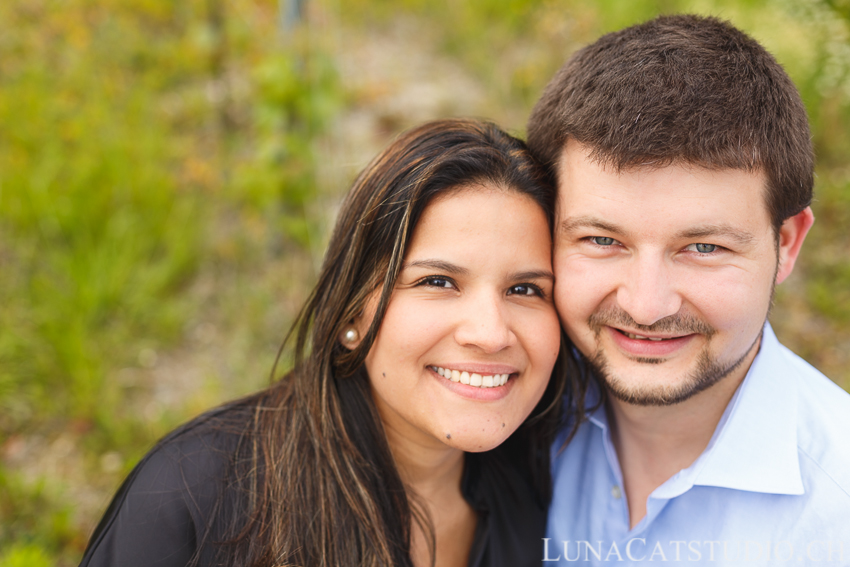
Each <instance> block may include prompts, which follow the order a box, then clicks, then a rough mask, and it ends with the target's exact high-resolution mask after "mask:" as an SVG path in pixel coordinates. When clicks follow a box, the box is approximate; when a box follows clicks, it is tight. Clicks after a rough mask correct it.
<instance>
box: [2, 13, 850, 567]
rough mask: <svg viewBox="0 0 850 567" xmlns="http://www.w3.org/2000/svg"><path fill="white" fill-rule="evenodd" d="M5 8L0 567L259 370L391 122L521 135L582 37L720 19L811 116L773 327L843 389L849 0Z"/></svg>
mask: <svg viewBox="0 0 850 567" xmlns="http://www.w3.org/2000/svg"><path fill="white" fill-rule="evenodd" d="M298 7H299V6H298V5H297V4H296V3H295V0H282V1H281V2H280V3H278V2H277V1H276V0H182V1H180V2H174V1H173V0H26V1H24V0H12V1H7V2H3V3H0V567H11V566H24V565H26V566H28V567H39V566H42V565H60V566H65V565H75V564H76V563H77V562H78V561H79V558H80V556H81V553H82V551H83V549H84V547H85V544H86V541H87V538H88V535H89V534H90V532H91V530H92V529H93V527H94V525H95V523H96V522H97V520H98V518H99V516H100V514H101V513H102V512H103V510H104V509H105V506H106V504H107V503H108V501H109V498H110V496H111V494H112V493H113V492H114V491H115V489H116V488H117V486H118V484H119V483H120V481H121V479H122V478H123V477H124V476H125V475H126V474H127V473H128V472H129V470H130V469H131V468H132V467H133V465H134V464H135V462H137V461H138V459H139V458H140V457H141V456H142V455H143V454H144V453H145V451H146V450H147V449H148V448H150V446H151V445H152V443H153V442H154V441H155V440H156V439H157V438H158V437H160V436H161V435H163V434H164V433H165V432H167V431H168V430H169V429H171V428H172V427H174V426H175V425H177V424H178V423H180V422H181V421H184V420H185V419H187V418H189V417H191V416H192V415H195V414H197V413H199V412H201V411H202V410H204V409H205V408H208V407H210V406H212V405H215V404H217V403H219V402H220V401H223V400H225V399H227V398H231V397H234V396H237V395H240V394H243V393H246V392H249V391H251V390H254V389H257V388H259V387H261V386H262V385H264V384H265V383H266V382H267V380H268V372H269V369H270V367H271V364H272V360H273V358H274V355H275V352H276V349H277V345H278V343H279V341H280V340H281V338H282V336H283V335H284V333H285V331H286V330H287V328H288V325H289V324H290V322H291V320H292V317H293V315H294V313H295V311H296V310H297V308H298V307H299V306H300V304H301V302H302V301H303V299H304V298H305V296H306V294H307V292H308V290H309V287H310V285H311V282H312V280H313V278H314V276H315V273H316V269H317V266H318V264H319V263H320V261H321V256H322V251H323V246H324V243H325V237H326V234H327V231H328V228H329V225H330V223H331V222H332V220H333V216H334V213H335V210H336V206H337V203H338V200H339V197H340V196H341V195H342V193H343V192H344V191H345V190H346V188H347V186H348V184H349V183H350V181H351V180H352V179H353V177H354V175H355V174H356V172H357V171H358V170H359V169H360V168H361V167H363V166H364V165H365V164H366V162H367V160H368V159H369V158H370V157H371V156H372V155H373V154H374V153H376V152H377V151H378V150H379V149H380V148H381V147H382V146H383V145H384V144H386V143H387V141H388V140H389V139H390V138H391V137H392V136H394V135H395V134H397V133H398V132H399V131H400V130H401V129H403V128H405V127H408V126H411V125H413V124H416V123H418V122H420V121H422V120H426V119H429V118H435V117H442V116H451V115H473V116H479V117H485V118H490V119H493V120H495V121H497V122H498V123H500V124H502V125H503V126H505V127H506V128H508V129H509V130H511V131H513V132H515V133H519V134H522V132H523V128H524V123H525V119H526V116H527V114H528V112H529V110H530V108H531V106H532V105H533V103H534V101H535V99H536V97H537V96H538V94H539V93H540V91H541V89H542V87H543V85H544V84H545V83H546V82H547V81H548V79H549V78H550V77H551V75H552V74H553V73H554V72H555V70H556V69H557V68H558V67H559V66H560V64H561V63H562V62H563V61H564V60H565V59H566V57H567V56H568V55H569V54H570V53H571V52H572V51H573V50H575V49H576V48H577V47H579V46H581V45H583V44H585V43H587V42H589V41H592V40H593V39H594V38H596V37H597V36H598V35H600V34H601V33H604V32H606V31H611V30H614V29H617V28H621V27H624V26H626V25H629V24H632V23H635V22H638V21H642V20H645V19H648V18H650V17H652V16H654V15H656V14H659V13H667V12H678V11H691V12H698V13H702V14H712V15H718V16H721V17H723V18H727V19H730V20H732V21H733V22H734V23H735V24H737V25H738V26H739V27H741V28H743V29H744V30H746V31H748V32H750V33H751V34H752V35H753V36H755V37H756V38H757V39H758V40H760V41H761V42H763V44H764V45H766V46H767V47H768V49H769V50H770V51H771V52H773V53H774V54H775V55H776V57H777V58H778V59H779V61H780V62H781V63H782V64H784V65H785V67H786V68H787V70H788V72H789V73H790V74H791V76H792V78H793V79H794V80H795V81H796V83H797V85H798V86H799V88H800V90H801V92H802V94H803V98H804V100H805V102H806V105H807V107H808V110H809V113H810V117H811V121H812V125H813V130H814V140H815V145H816V148H817V154H818V171H817V173H818V177H817V188H816V191H817V194H816V197H817V201H816V203H815V214H816V216H817V218H818V220H817V223H816V224H815V228H814V229H813V231H812V233H811V235H810V237H809V239H808V241H807V243H806V246H805V248H804V252H803V257H802V260H801V261H800V262H799V263H798V268H797V270H796V272H795V274H794V275H793V276H792V277H791V279H790V280H789V281H788V282H787V283H786V284H783V286H781V288H780V290H779V293H778V296H777V306H776V308H775V309H774V313H773V316H772V320H773V323H774V326H775V328H776V330H777V333H778V335H779V337H780V339H782V340H783V341H784V342H785V343H786V344H787V345H788V346H789V347H791V348H792V349H793V350H795V351H796V352H798V353H799V354H801V355H802V356H804V357H805V358H806V359H808V360H809V361H810V362H812V363H813V364H814V365H815V366H817V367H818V368H820V369H821V370H822V371H823V372H825V373H826V374H827V375H829V376H830V377H831V378H832V379H834V380H835V381H836V382H838V383H839V384H841V385H842V386H844V387H845V388H848V387H850V254H848V245H850V236H849V235H848V230H847V227H848V224H850V168H848V165H847V160H846V157H845V156H847V155H848V150H850V128H848V126H850V27H848V24H850V2H847V1H846V0H832V1H827V0H747V1H744V0H735V1H721V0H713V1H709V0H705V1H696V0H694V1H685V0H682V1H678V0H654V1H651V0H602V1H597V2H594V3H591V2H585V1H582V0H563V1H547V0H543V1H538V2H527V1H522V0H468V1H465V2H461V1H458V0H444V1H439V0H392V1H390V0H380V1H379V0H346V1H345V2H343V1H342V0H315V1H314V0H306V1H305V2H304V3H303V4H302V5H301V6H300V8H301V13H300V16H299V15H298V14H297V10H295V8H298Z"/></svg>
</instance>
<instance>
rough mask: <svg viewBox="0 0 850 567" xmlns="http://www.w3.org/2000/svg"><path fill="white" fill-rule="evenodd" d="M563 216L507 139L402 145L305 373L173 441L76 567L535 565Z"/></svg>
mask: <svg viewBox="0 0 850 567" xmlns="http://www.w3.org/2000/svg"><path fill="white" fill-rule="evenodd" d="M552 210H553V190H552V188H551V186H550V185H549V184H547V182H546V179H545V176H544V174H543V173H542V172H541V170H540V169H539V167H538V166H537V165H536V164H535V163H534V162H533V161H532V159H531V158H530V157H529V155H528V153H527V152H526V150H525V146H524V144H523V143H522V142H521V141H519V140H516V139H514V138H512V137H510V136H508V135H507V134H505V133H504V132H502V131H501V130H499V129H498V128H496V127H495V126H493V125H491V124H486V123H478V122H474V121H464V120H444V121H438V122H433V123H429V124H425V125H423V126H421V127H419V128H416V129H413V130H411V131H409V132H407V133H406V134H404V135H402V136H401V137H400V138H398V139H397V140H396V141H395V142H394V143H393V144H392V145H390V147H389V148H387V149H386V150H385V151H384V152H382V153H381V154H380V155H379V156H378V157H377V158H375V160H374V161H373V162H372V163H371V164H370V165H369V166H368V167H367V168H366V169H365V170H364V171H363V172H362V173H361V174H360V176H359V177H358V178H357V180H356V181H355V182H354V185H353V187H352V189H351V191H350V192H349V195H348V197H347V199H346V201H345V202H344V204H343V206H342V209H341V212H340V214H339V217H338V219H337V223H336V227H335V229H334V232H333V235H332V237H331V241H330V244H329V249H328V252H327V256H326V258H325V262H324V265H323V267H322V271H321V274H320V276H319V281H318V283H317V285H316V288H315V289H314V290H313V293H312V295H311V296H310V298H309V300H308V302H307V304H306V306H305V307H304V309H303V310H302V313H301V314H300V316H299V319H298V321H297V322H296V324H295V326H294V327H293V329H294V331H295V332H296V342H295V362H294V367H293V370H292V371H290V372H289V373H288V374H287V375H286V376H284V377H283V378H282V379H281V380H280V381H279V382H277V383H275V384H274V385H272V386H271V387H269V388H268V389H266V390H264V391H262V392H260V393H258V394H255V395H253V396H250V397H248V398H245V399H243V400H239V401H236V402H233V403H231V404H228V405H225V406H223V407H222V408H219V409H217V410H214V411H212V412H210V413H208V414H206V415H204V416H201V417H200V418H197V419H195V420H194V421H192V422H190V423H189V424H188V425H185V426H183V427H182V428H180V429H179V430H178V431H176V432H174V433H172V434H171V435H169V436H168V437H166V438H165V439H164V440H162V441H161V442H160V443H159V444H158V446H157V447H156V448H155V449H154V450H153V451H151V453H150V454H148V456H147V457H145V459H144V460H143V461H142V462H141V463H140V464H139V465H138V466H137V467H136V469H135V470H134V471H133V473H132V474H131V475H130V477H129V478H128V479H127V481H125V483H124V485H123V486H122V487H121V489H120V490H119V492H118V494H117V495H116V497H115V499H114V500H113V502H112V504H111V505H110V508H109V510H108V511H107V513H106V514H105V516H104V518H103V520H102V521H101V523H100V525H99V526H98V527H97V529H96V530H95V534H94V535H93V536H92V540H91V542H90V544H89V548H88V549H87V551H86V554H85V556H84V558H83V562H82V565H84V566H96V565H98V566H99V565H122V566H133V565H169V566H171V565H175V566H176V565H186V564H191V565H240V566H241V565H258V566H259V565H263V566H266V565H268V566H271V565H305V566H306V565H309V566H313V565H323V566H324V565H327V566H331V565H334V566H337V565H350V566H352V567H353V566H358V567H359V566H364V565H367V566H379V565H381V566H397V565H402V566H403V565H407V566H410V565H415V566H424V565H434V564H437V565H441V566H443V565H446V566H455V565H457V566H460V565H474V566H496V565H505V566H511V567H516V566H520V565H531V564H537V563H538V562H539V561H540V560H541V555H540V541H541V540H540V538H541V537H543V535H544V524H545V507H546V502H547V499H548V496H549V472H548V463H549V457H548V454H549V453H548V447H549V444H550V442H551V440H552V436H553V430H554V427H555V426H556V425H557V423H558V419H559V415H558V412H559V408H560V407H562V396H563V393H564V390H565V380H566V377H567V376H571V377H575V376H576V374H575V373H574V372H571V373H568V372H567V364H568V359H567V357H566V354H565V352H566V351H565V349H564V347H563V346H562V341H563V340H564V339H563V338H562V333H561V331H560V327H559V323H558V318H557V315H556V313H555V309H554V306H553V302H552V286H553V283H554V282H553V276H552V271H551V262H550V252H551V236H550V234H551V228H552V217H551V211H552ZM553 367H554V372H553ZM550 376H552V379H551V381H550ZM576 395H577V396H580V392H578V391H576ZM579 399H581V397H579ZM529 415H530V416H531V417H530V418H529ZM527 418H528V419H527ZM523 421H525V423H524V424H523ZM521 424H522V426H521ZM497 446H498V448H496V447H497Z"/></svg>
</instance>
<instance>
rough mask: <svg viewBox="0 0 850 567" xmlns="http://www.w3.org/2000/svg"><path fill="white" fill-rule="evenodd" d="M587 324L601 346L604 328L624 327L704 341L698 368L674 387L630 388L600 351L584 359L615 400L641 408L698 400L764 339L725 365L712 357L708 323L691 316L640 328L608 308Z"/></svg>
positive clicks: (651, 361)
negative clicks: (698, 338) (695, 397)
mask: <svg viewBox="0 0 850 567" xmlns="http://www.w3.org/2000/svg"><path fill="white" fill-rule="evenodd" d="M588 324H589V325H590V329H591V330H592V331H593V333H594V335H595V336H596V342H597V344H600V345H601V338H602V332H603V330H604V328H605V327H625V328H630V329H635V330H637V331H641V332H644V333H646V334H648V335H649V334H654V333H667V334H674V335H677V336H684V335H690V334H699V335H702V336H703V337H705V339H706V345H705V347H704V348H703V350H702V352H700V354H699V356H698V358H697V364H696V368H694V370H693V371H692V372H691V373H690V374H689V375H688V376H686V377H685V378H684V379H683V380H680V381H679V382H678V383H677V384H674V385H671V386H667V385H661V386H646V387H643V386H634V385H630V384H629V383H628V378H627V377H626V379H625V380H624V379H623V377H620V376H616V375H614V374H613V373H612V372H611V370H610V367H609V364H608V360H607V358H606V357H605V353H604V352H603V351H602V348H601V347H600V348H598V349H597V351H596V352H595V353H593V354H592V355H589V356H583V358H584V360H585V362H586V363H587V365H588V366H589V367H590V369H591V370H592V371H593V374H594V376H596V379H597V380H598V381H599V382H600V383H601V384H602V385H604V386H605V388H606V389H607V390H608V392H609V393H610V394H611V395H612V396H614V397H615V398H617V399H618V400H621V401H623V402H626V403H629V404H634V405H639V406H669V405H673V404H678V403H680V402H683V401H685V400H687V399H688V398H690V397H692V396H695V395H696V394H698V393H700V392H702V391H703V390H705V389H707V388H709V387H711V386H713V385H714V384H716V383H717V382H719V381H720V380H722V379H723V378H725V377H726V376H728V375H729V374H730V373H731V372H732V371H734V370H735V369H736V368H738V367H740V366H741V364H743V362H744V360H746V358H747V356H748V355H749V354H750V352H751V351H752V350H753V348H754V347H755V346H756V345H757V344H758V342H759V339H761V333H759V334H758V336H757V337H756V338H755V340H754V341H753V344H751V345H750V346H749V348H747V350H746V351H745V352H744V354H742V355H741V357H740V358H738V359H737V360H735V361H732V362H728V363H723V362H722V361H719V360H717V359H716V358H714V357H712V355H711V353H710V349H709V346H710V344H711V339H712V337H713V336H714V335H715V334H716V333H717V331H716V330H715V329H714V328H713V327H712V326H711V325H709V324H708V323H706V322H705V321H703V320H701V319H698V318H696V317H693V316H690V315H686V314H676V315H671V316H669V317H665V318H663V319H659V320H658V321H656V322H655V323H653V324H652V325H639V324H638V323H635V321H634V319H632V318H631V316H630V315H629V314H628V313H626V312H625V311H623V310H622V309H618V308H608V309H604V310H601V311H597V312H595V313H593V314H592V315H591V316H590V318H589V319H588ZM614 332H619V331H614ZM633 360H634V361H636V362H639V363H643V364H648V365H652V364H663V363H664V362H665V359H663V358H649V357H638V358H634V359H633Z"/></svg>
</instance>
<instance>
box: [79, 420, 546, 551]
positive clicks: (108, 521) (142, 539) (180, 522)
mask: <svg viewBox="0 0 850 567" xmlns="http://www.w3.org/2000/svg"><path fill="white" fill-rule="evenodd" d="M227 412H230V415H228V413H227ZM248 415H249V414H248V412H245V411H240V409H238V407H236V408H227V409H224V410H219V411H218V412H216V417H217V420H218V421H219V422H220V420H221V419H222V418H224V420H225V421H226V422H228V423H229V424H230V425H231V426H232V425H234V424H236V425H238V423H239V422H240V421H242V420H243V419H246V418H248ZM209 423H210V421H209V419H206V420H204V419H198V420H196V422H195V424H190V425H189V426H187V427H184V428H182V429H181V430H179V432H178V433H176V434H172V435H171V436H170V437H168V438H166V439H165V440H164V441H163V442H161V443H160V444H159V445H158V446H157V447H155V448H154V449H153V450H152V451H151V452H150V453H148V454H147V455H146V456H145V457H144V458H143V459H142V461H141V462H140V463H139V464H138V465H137V466H136V468H135V469H134V470H133V471H132V472H131V473H130V475H129V476H128V478H127V479H126V480H125V481H124V484H123V485H122V486H121V488H120V489H119V490H118V493H117V494H116V495H115V497H114V498H113V500H112V503H111V504H110V505H109V508H108V509H107V511H106V513H105V514H104V517H103V519H101V521H100V524H98V526H97V528H96V529H95V532H94V534H93V535H92V538H91V540H90V542H89V545H88V548H87V549H86V552H85V555H84V556H83V559H82V562H81V563H80V566H81V567H105V566H121V567H183V566H185V565H186V564H187V563H188V562H189V561H190V559H191V558H192V557H193V555H194V554H195V552H196V548H197V547H198V546H199V545H200V547H201V549H200V561H199V563H198V565H199V566H200V567H212V566H213V565H215V564H216V563H215V561H214V553H213V552H214V551H215V550H214V547H215V544H214V543H206V544H205V545H204V544H199V542H204V534H205V531H206V528H207V524H208V522H209V520H210V519H211V518H212V517H214V514H215V513H216V511H217V510H218V506H225V507H228V508H231V507H233V506H235V505H237V503H236V502H234V501H233V500H234V498H235V495H234V494H233V493H228V492H227V491H226V490H225V491H222V490H221V488H222V482H223V480H222V479H224V478H225V477H226V473H227V468H228V464H229V462H230V459H231V457H232V455H233V454H234V451H235V448H236V443H237V441H238V434H237V433H236V431H237V430H238V429H239V428H238V427H228V428H224V429H222V428H221V427H209V426H208V424H209ZM242 423H245V422H244V421H242ZM516 463H517V459H514V458H512V456H511V455H509V454H507V453H506V452H505V451H499V450H495V451H490V452H488V453H467V454H466V461H465V468H464V475H463V480H462V487H461V488H462V493H463V496H464V498H466V500H467V502H469V504H470V505H471V506H472V507H473V509H474V510H476V511H477V512H478V524H477V526H476V530H475V538H474V540H473V544H472V549H471V550H470V555H469V566H470V567H523V566H526V565H529V566H530V565H539V564H540V561H541V560H542V555H541V549H542V540H541V538H543V537H544V536H545V528H546V525H545V523H546V510H545V507H544V506H542V505H541V504H540V503H539V501H538V499H537V498H536V497H535V495H534V491H533V490H532V488H531V484H530V481H529V479H528V478H527V475H524V474H522V473H521V472H520V467H518V466H517V464H516ZM221 494H224V497H223V498H222V497H221Z"/></svg>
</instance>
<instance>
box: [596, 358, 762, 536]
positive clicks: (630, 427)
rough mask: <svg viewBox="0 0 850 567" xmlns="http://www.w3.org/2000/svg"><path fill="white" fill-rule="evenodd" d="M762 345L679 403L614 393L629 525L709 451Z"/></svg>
mask: <svg viewBox="0 0 850 567" xmlns="http://www.w3.org/2000/svg"><path fill="white" fill-rule="evenodd" d="M757 351H758V349H757V348H755V349H753V355H752V356H751V357H748V360H747V361H746V362H745V364H742V365H741V366H740V367H738V368H736V369H735V371H733V372H732V373H730V374H729V375H728V376H726V377H725V378H723V379H722V380H720V381H719V382H717V383H716V384H714V385H713V386H712V387H710V388H708V389H706V390H703V391H702V392H700V393H698V394H696V395H694V396H692V397H691V398H689V399H687V400H685V401H684V402H680V403H678V404H674V405H670V406H638V405H634V404H629V403H627V402H623V401H621V400H618V399H615V398H613V396H609V399H608V403H607V405H606V411H607V412H608V421H609V423H610V424H611V439H612V441H613V442H614V447H615V449H616V451H617V457H618V458H619V461H620V468H621V470H622V473H623V484H624V486H623V487H622V488H623V490H624V492H625V495H626V498H627V502H628V505H629V523H630V528H634V527H635V526H636V525H637V524H638V523H639V522H640V521H641V520H642V519H643V518H644V516H646V502H647V498H648V497H649V495H650V494H652V492H653V491H654V490H655V489H656V488H658V487H659V486H661V485H662V484H664V483H665V482H666V481H667V480H668V479H669V478H670V477H672V476H673V475H675V474H676V473H678V472H679V471H680V470H682V469H685V468H688V467H689V466H690V465H692V464H693V462H694V461H696V459H697V458H698V457H699V456H700V455H701V454H702V452H703V451H705V449H706V447H707V446H708V443H709V441H711V437H712V435H714V431H715V429H716V428H717V424H718V423H719V422H720V419H721V417H722V416H723V412H724V411H725V410H726V407H727V406H728V405H729V402H730V401H731V400H732V397H733V396H734V395H735V392H736V391H737V389H738V386H740V384H741V382H743V380H744V378H745V377H746V374H747V371H748V370H749V367H750V365H751V364H752V361H753V359H754V357H755V353H756V352H757Z"/></svg>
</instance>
